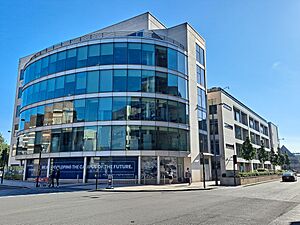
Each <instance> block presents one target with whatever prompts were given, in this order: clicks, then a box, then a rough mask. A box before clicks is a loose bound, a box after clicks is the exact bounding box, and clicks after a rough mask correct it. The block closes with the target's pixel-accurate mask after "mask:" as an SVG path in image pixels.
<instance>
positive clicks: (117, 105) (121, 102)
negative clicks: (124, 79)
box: [112, 97, 126, 120]
mask: <svg viewBox="0 0 300 225" xmlns="http://www.w3.org/2000/svg"><path fill="white" fill-rule="evenodd" d="M112 112H113V120H126V97H113V111H112Z"/></svg>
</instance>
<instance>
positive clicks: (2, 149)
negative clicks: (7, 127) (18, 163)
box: [0, 133, 9, 167]
mask: <svg viewBox="0 0 300 225" xmlns="http://www.w3.org/2000/svg"><path fill="white" fill-rule="evenodd" d="M8 156H9V145H8V144H7V143H6V141H5V140H4V137H3V136H2V134H1V133H0V167H4V166H5V165H7V163H8Z"/></svg>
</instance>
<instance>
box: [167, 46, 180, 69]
mask: <svg viewBox="0 0 300 225" xmlns="http://www.w3.org/2000/svg"><path fill="white" fill-rule="evenodd" d="M168 68H169V69H171V70H177V68H178V65H177V51H176V50H174V49H171V48H168Z"/></svg>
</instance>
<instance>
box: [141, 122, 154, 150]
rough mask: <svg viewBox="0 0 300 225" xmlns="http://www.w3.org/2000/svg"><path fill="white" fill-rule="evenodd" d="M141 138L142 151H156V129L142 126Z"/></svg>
mask: <svg viewBox="0 0 300 225" xmlns="http://www.w3.org/2000/svg"><path fill="white" fill-rule="evenodd" d="M140 136H141V149H142V150H153V149H156V130H155V127H150V126H142V128H141V132H140Z"/></svg>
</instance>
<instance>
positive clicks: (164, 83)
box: [155, 72, 168, 94]
mask: <svg viewBox="0 0 300 225" xmlns="http://www.w3.org/2000/svg"><path fill="white" fill-rule="evenodd" d="M155 92H156V93H162V94H166V93H167V92H168V78H167V74H166V73H162V72H156V76H155Z"/></svg>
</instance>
